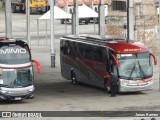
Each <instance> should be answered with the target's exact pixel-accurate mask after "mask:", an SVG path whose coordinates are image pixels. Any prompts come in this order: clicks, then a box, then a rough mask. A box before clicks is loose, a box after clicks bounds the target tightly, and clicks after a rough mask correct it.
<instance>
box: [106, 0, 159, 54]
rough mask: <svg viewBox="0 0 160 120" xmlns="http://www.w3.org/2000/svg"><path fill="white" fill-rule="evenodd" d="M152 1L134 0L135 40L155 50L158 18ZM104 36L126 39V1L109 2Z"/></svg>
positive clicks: (113, 0) (155, 51)
mask: <svg viewBox="0 0 160 120" xmlns="http://www.w3.org/2000/svg"><path fill="white" fill-rule="evenodd" d="M156 12H157V11H156V8H155V6H154V0H134V15H135V31H134V35H135V40H136V41H141V42H143V43H144V44H145V45H147V46H148V47H149V48H151V49H152V52H153V53H154V54H157V53H158V50H157V46H156V45H157V43H156V42H157V35H158V31H157V28H158V27H157V26H158V18H157V13H156ZM106 34H109V35H114V36H118V37H125V38H126V37H127V0H110V1H109V11H108V16H107V17H106Z"/></svg>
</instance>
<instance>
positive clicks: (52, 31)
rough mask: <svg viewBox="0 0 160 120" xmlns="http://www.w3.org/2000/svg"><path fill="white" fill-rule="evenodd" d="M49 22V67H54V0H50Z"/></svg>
mask: <svg viewBox="0 0 160 120" xmlns="http://www.w3.org/2000/svg"><path fill="white" fill-rule="evenodd" d="M50 3H51V4H50V13H51V16H50V22H51V67H55V36H54V34H55V33H54V0H51V1H50Z"/></svg>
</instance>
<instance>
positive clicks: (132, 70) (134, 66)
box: [128, 63, 136, 80]
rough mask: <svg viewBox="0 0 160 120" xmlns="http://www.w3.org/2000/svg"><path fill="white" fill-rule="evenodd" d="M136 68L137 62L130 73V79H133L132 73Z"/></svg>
mask: <svg viewBox="0 0 160 120" xmlns="http://www.w3.org/2000/svg"><path fill="white" fill-rule="evenodd" d="M135 68H136V65H135V63H134V67H133V69H132V71H131V74H130V75H129V78H128V80H129V79H131V76H132V73H133V71H134V69H135Z"/></svg>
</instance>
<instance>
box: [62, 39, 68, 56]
mask: <svg viewBox="0 0 160 120" xmlns="http://www.w3.org/2000/svg"><path fill="white" fill-rule="evenodd" d="M60 50H61V52H62V53H63V54H64V55H68V54H69V53H70V46H69V42H68V41H61V43H60Z"/></svg>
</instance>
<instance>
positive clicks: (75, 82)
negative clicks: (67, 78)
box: [71, 72, 78, 85]
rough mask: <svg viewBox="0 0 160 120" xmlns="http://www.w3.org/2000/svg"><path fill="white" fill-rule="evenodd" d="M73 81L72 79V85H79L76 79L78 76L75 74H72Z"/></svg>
mask: <svg viewBox="0 0 160 120" xmlns="http://www.w3.org/2000/svg"><path fill="white" fill-rule="evenodd" d="M71 79H72V83H73V84H74V85H77V84H78V82H77V79H76V74H75V73H74V72H72V74H71Z"/></svg>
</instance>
